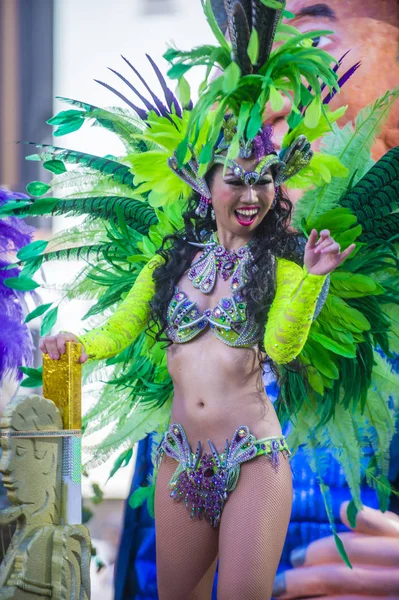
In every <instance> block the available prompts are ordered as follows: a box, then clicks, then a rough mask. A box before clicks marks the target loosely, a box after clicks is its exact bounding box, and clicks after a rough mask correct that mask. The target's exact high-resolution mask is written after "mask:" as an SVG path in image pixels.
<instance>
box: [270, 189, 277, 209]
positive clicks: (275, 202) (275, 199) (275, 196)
mask: <svg viewBox="0 0 399 600" xmlns="http://www.w3.org/2000/svg"><path fill="white" fill-rule="evenodd" d="M277 191H278V188H277V187H276V188H274V198H273V202H272V205H271V207H270V208H276V204H277Z"/></svg>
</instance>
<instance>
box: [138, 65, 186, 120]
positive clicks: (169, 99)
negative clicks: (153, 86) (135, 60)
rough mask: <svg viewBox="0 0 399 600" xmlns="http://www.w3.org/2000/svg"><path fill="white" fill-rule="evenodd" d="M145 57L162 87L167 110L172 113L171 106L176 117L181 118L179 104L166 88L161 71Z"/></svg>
mask: <svg viewBox="0 0 399 600" xmlns="http://www.w3.org/2000/svg"><path fill="white" fill-rule="evenodd" d="M146 57H147V58H148V60H149V61H150V64H151V66H152V68H153V69H154V71H155V74H156V76H157V77H158V80H159V83H160V84H161V86H162V89H163V93H164V95H165V100H166V103H167V105H168V107H169V110H170V111H172V106H174V107H175V110H176V115H177V116H178V117H179V118H181V117H182V111H181V108H180V104H179V102H178V100H177V98H176V96H175V95H174V94H173V92H172V90H171V89H170V88H168V86H167V85H166V81H165V78H164V76H163V75H162V73H161V71H160V70H159V68H158V65H157V64H156V63H155V62H154V61H153V60H152V58H151V56H150V55H149V54H146Z"/></svg>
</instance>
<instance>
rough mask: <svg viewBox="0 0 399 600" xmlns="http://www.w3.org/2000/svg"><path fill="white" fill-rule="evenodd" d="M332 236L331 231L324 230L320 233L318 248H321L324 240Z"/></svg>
mask: <svg viewBox="0 0 399 600" xmlns="http://www.w3.org/2000/svg"><path fill="white" fill-rule="evenodd" d="M330 235H331V232H330V230H329V229H322V230H321V231H320V233H319V239H318V240H317V242H316V246H319V245H320V244H321V243H322V242H324V240H326V239H327V238H328V237H329V236H330Z"/></svg>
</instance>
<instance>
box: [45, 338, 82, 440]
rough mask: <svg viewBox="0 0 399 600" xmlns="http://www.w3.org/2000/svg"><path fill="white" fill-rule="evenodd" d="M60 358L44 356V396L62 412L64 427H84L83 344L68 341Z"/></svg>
mask: <svg viewBox="0 0 399 600" xmlns="http://www.w3.org/2000/svg"><path fill="white" fill-rule="evenodd" d="M65 347H66V352H65V354H63V355H61V358H60V359H59V360H52V359H51V358H50V357H49V356H48V354H45V355H44V356H43V396H44V397H45V398H48V399H49V400H52V401H53V402H54V403H55V405H56V406H57V407H58V409H59V410H60V412H61V416H62V421H63V426H64V429H81V428H82V365H81V364H80V362H79V357H80V355H81V344H77V343H75V342H66V344H65Z"/></svg>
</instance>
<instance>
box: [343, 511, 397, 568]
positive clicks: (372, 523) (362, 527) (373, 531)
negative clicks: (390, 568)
mask: <svg viewBox="0 0 399 600" xmlns="http://www.w3.org/2000/svg"><path fill="white" fill-rule="evenodd" d="M347 506H348V502H343V503H342V504H341V509H340V517H341V521H342V522H343V523H344V525H346V526H347V527H349V528H350V529H352V527H351V526H350V524H349V521H348V517H347V514H346V510H347ZM355 530H356V532H358V533H365V534H368V535H379V536H388V537H395V538H399V516H398V515H396V514H395V513H393V512H391V511H389V510H387V511H386V512H384V513H383V512H381V511H380V510H375V509H374V508H370V507H369V506H365V507H364V508H363V510H361V511H359V512H358V513H357V517H356V529H355ZM398 564H399V563H398Z"/></svg>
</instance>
